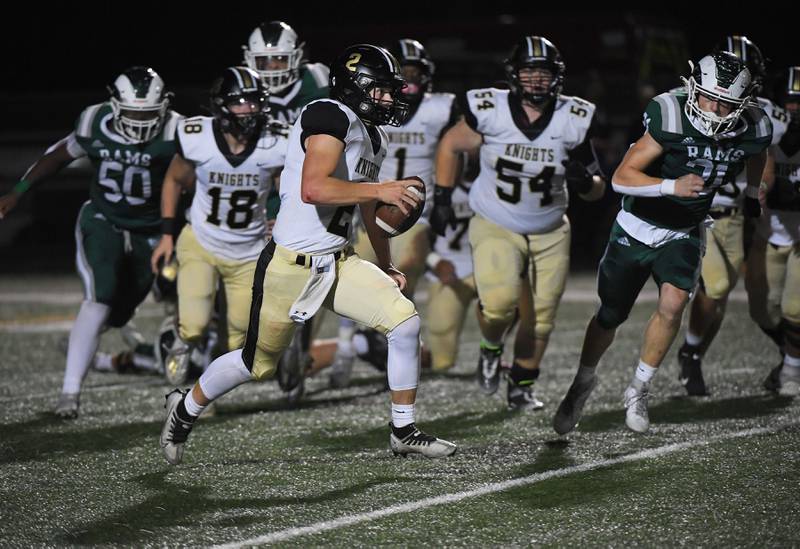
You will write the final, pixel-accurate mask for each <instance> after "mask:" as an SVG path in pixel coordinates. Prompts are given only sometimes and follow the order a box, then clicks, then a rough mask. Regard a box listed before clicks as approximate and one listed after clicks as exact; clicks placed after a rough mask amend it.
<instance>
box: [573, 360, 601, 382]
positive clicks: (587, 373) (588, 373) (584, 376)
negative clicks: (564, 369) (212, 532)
mask: <svg viewBox="0 0 800 549" xmlns="http://www.w3.org/2000/svg"><path fill="white" fill-rule="evenodd" d="M595 372H597V368H590V367H589V366H584V365H583V364H581V365H580V366H578V373H577V374H575V379H576V380H578V381H586V380H588V379H592V378H593V377H594V376H595Z"/></svg>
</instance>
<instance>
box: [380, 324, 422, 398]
mask: <svg viewBox="0 0 800 549" xmlns="http://www.w3.org/2000/svg"><path fill="white" fill-rule="evenodd" d="M420 324H421V323H420V320H419V315H414V316H412V317H411V318H409V319H407V320H405V321H403V322H401V323H400V324H398V325H397V326H395V327H394V328H393V329H391V330H389V331H388V332H387V333H386V340H387V341H388V343H389V358H388V360H387V365H386V369H387V373H388V378H389V388H390V389H391V390H393V391H401V390H405V389H415V388H416V387H417V385H418V384H419V330H420Z"/></svg>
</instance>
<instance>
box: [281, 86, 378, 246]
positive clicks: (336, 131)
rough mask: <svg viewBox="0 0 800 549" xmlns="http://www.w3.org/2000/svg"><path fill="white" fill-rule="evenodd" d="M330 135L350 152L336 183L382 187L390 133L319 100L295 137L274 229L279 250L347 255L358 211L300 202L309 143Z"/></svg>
mask: <svg viewBox="0 0 800 549" xmlns="http://www.w3.org/2000/svg"><path fill="white" fill-rule="evenodd" d="M315 134H326V135H332V136H334V137H336V138H338V139H340V140H341V141H342V142H343V143H344V152H343V153H342V157H341V159H340V161H339V164H338V166H336V170H335V171H334V172H333V174H332V177H335V178H337V179H343V180H345V181H350V182H352V183H353V184H358V183H361V182H364V181H369V182H374V181H378V174H379V173H380V168H381V163H382V162H383V159H384V158H385V157H386V141H387V138H386V133H385V132H384V131H383V129H381V128H379V127H374V128H373V130H372V134H373V137H374V138H375V142H374V143H373V140H372V139H371V138H370V133H369V131H368V129H367V126H366V125H365V124H364V123H363V122H362V121H361V119H359V118H358V116H356V114H355V113H354V112H353V111H352V110H351V109H350V108H349V107H347V106H346V105H344V104H343V103H341V102H339V101H336V100H333V99H318V100H316V101H312V102H311V103H309V104H308V105H306V106H305V107H304V108H303V110H302V112H301V113H300V116H299V117H298V119H297V121H296V122H295V123H294V125H293V126H292V131H291V133H290V134H289V149H288V152H287V155H286V167H285V168H284V170H283V174H281V185H280V193H281V209H280V211H279V212H278V219H277V221H276V223H275V227H274V229H273V233H272V234H273V239H274V240H275V242H276V243H277V244H280V245H281V246H284V247H286V248H289V249H290V250H294V251H295V252H303V253H307V254H325V253H331V252H335V251H337V250H341V249H342V248H344V247H345V246H347V245H348V244H349V243H350V242H351V240H352V233H353V229H352V218H353V212H354V210H355V205H351V206H322V205H314V204H307V203H305V202H303V200H302V198H301V196H300V182H301V178H302V172H303V162H304V161H305V156H306V153H305V148H304V141H305V139H306V138H307V137H309V136H310V135H315Z"/></svg>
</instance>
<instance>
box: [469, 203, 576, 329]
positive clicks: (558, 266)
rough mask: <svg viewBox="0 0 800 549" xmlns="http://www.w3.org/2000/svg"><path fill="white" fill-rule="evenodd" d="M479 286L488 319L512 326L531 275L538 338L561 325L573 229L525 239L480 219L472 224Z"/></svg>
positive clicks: (474, 220)
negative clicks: (560, 309) (559, 318)
mask: <svg viewBox="0 0 800 549" xmlns="http://www.w3.org/2000/svg"><path fill="white" fill-rule="evenodd" d="M469 242H470V244H471V245H472V263H473V265H474V276H475V284H476V286H477V289H478V296H479V298H480V303H481V310H482V312H483V317H484V319H485V320H486V322H488V323H490V324H491V323H496V324H499V325H504V326H508V325H509V324H511V322H512V320H513V319H514V314H515V311H516V309H517V304H518V301H519V299H520V288H521V284H523V283H524V281H525V277H524V275H525V274H526V272H527V273H529V275H530V281H531V289H532V293H533V306H534V312H535V315H536V318H535V322H534V327H535V328H534V330H535V333H536V336H537V337H542V338H544V337H547V336H548V335H549V334H550V332H552V331H553V327H554V326H555V316H556V310H557V309H558V304H559V302H560V301H561V295H562V294H563V293H564V286H565V284H566V281H567V274H568V273H569V246H570V225H569V222H568V221H567V220H566V218H565V220H564V224H563V225H561V226H560V227H558V228H557V229H555V230H554V231H551V232H549V233H544V234H530V235H522V234H517V233H514V232H511V231H509V230H508V229H505V228H503V227H501V226H499V225H496V224H494V223H492V222H491V221H489V220H487V219H485V218H484V217H481V216H480V215H475V216H474V217H473V218H472V220H471V221H470V225H469Z"/></svg>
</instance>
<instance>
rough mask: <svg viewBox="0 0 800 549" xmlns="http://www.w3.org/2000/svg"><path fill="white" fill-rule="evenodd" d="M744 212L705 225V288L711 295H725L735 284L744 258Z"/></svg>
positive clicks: (715, 297) (720, 297) (712, 297)
mask: <svg viewBox="0 0 800 549" xmlns="http://www.w3.org/2000/svg"><path fill="white" fill-rule="evenodd" d="M743 232H744V216H743V215H742V214H733V215H730V216H727V217H722V218H720V219H716V220H715V221H714V226H713V227H711V228H707V229H706V254H705V256H704V257H703V269H702V277H703V290H704V291H705V294H706V295H707V296H708V297H710V298H711V299H723V298H725V297H726V296H727V295H728V293H730V291H731V290H732V289H733V287H734V286H736V281H737V280H738V278H739V269H740V268H741V266H742V262H743V261H744V240H743V239H744V236H743Z"/></svg>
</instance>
